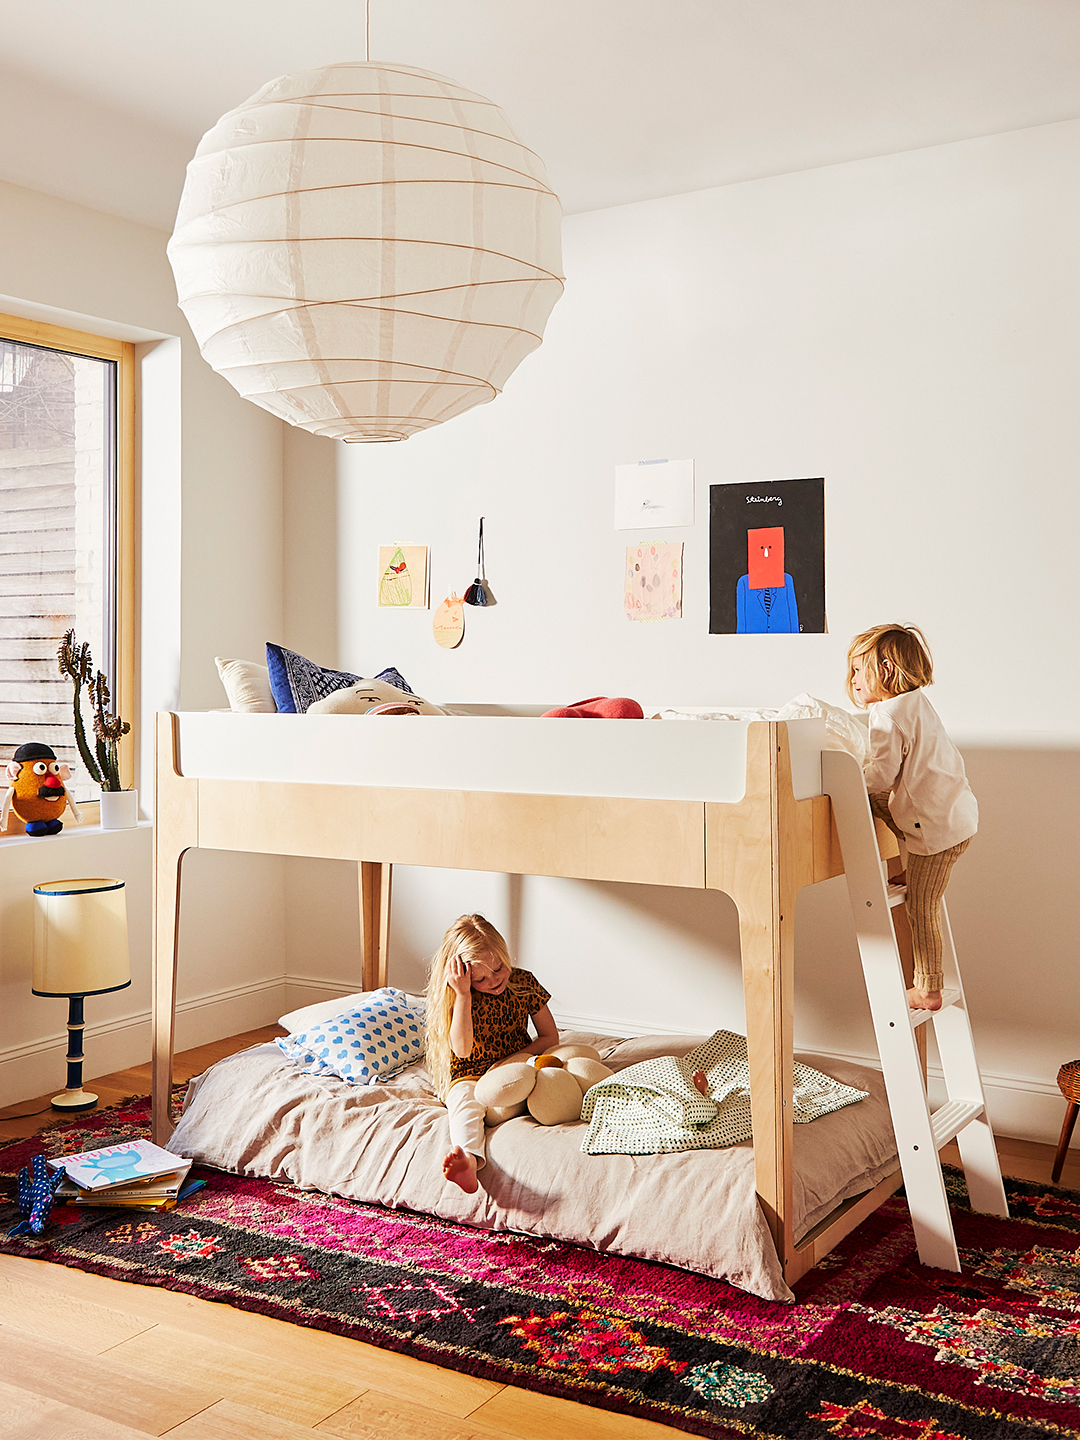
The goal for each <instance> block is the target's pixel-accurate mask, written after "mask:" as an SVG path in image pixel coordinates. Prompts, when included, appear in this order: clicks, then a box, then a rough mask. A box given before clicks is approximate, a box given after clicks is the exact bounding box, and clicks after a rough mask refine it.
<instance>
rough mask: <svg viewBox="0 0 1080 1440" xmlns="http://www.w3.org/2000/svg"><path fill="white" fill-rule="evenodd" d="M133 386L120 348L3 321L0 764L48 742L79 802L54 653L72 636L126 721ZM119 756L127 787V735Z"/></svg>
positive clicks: (77, 770) (90, 789)
mask: <svg viewBox="0 0 1080 1440" xmlns="http://www.w3.org/2000/svg"><path fill="white" fill-rule="evenodd" d="M133 380H134V347H133V346H131V345H129V344H126V343H124V342H123V341H119V340H110V339H107V338H105V337H102V336H94V335H85V334H81V333H79V332H77V331H71V330H62V329H59V328H57V327H56V326H52V325H43V324H38V323H36V322H33V321H27V320H19V319H15V318H14V317H0V763H2V762H6V761H7V760H8V759H10V758H11V756H12V754H13V753H14V752H15V750H16V749H18V747H19V746H20V745H22V744H24V743H25V742H26V741H28V740H40V741H42V742H44V743H45V744H46V745H50V746H52V748H53V749H54V750H55V751H56V754H57V756H58V757H59V758H60V759H62V760H64V761H65V762H66V763H67V764H69V765H70V766H71V769H72V780H71V789H72V792H73V794H74V796H75V798H76V800H77V801H79V802H80V805H81V802H84V801H88V802H93V801H96V800H97V796H98V791H97V786H96V785H95V784H94V783H93V782H92V781H91V779H90V777H89V775H88V774H87V773H86V770H85V768H84V766H83V764H82V761H81V759H80V757H79V754H78V750H77V749H76V746H75V735H74V729H73V725H72V686H71V682H70V681H69V680H67V679H66V678H65V677H64V676H62V675H61V674H60V672H59V670H58V668H57V664H56V651H57V647H58V645H59V644H60V640H61V638H62V636H63V634H64V632H65V631H66V630H68V629H74V630H75V633H76V636H77V638H78V640H79V641H80V642H82V641H87V642H88V643H89V645H90V648H91V651H92V652H93V657H94V664H95V666H96V667H97V668H98V669H100V670H102V671H104V673H105V675H106V677H107V679H108V681H109V687H110V689H111V691H112V697H113V708H114V710H116V711H117V712H118V713H120V714H122V715H123V716H124V718H125V719H126V720H131V719H132V710H133V701H134V683H135V673H134V658H135V657H134V519H133V513H132V511H133V502H134V485H133V466H132V462H133V450H134V443H133V442H134V393H133ZM84 697H85V692H84ZM84 718H85V721H86V726H87V730H88V731H90V726H91V716H90V715H89V713H85V712H84ZM91 740H92V735H91ZM120 748H121V779H122V783H123V784H124V785H130V784H132V779H133V766H134V757H133V754H132V749H133V747H132V742H131V739H130V738H129V739H128V740H126V741H124V742H123V744H122V745H121V747H120ZM95 808H96V807H95ZM86 818H87V819H88V820H94V819H96V818H97V817H96V813H95V810H91V812H90V813H89V814H88V815H87V816H86Z"/></svg>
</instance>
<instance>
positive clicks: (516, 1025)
mask: <svg viewBox="0 0 1080 1440" xmlns="http://www.w3.org/2000/svg"><path fill="white" fill-rule="evenodd" d="M550 999H551V996H550V995H549V994H548V992H547V991H546V990H545V989H544V987H543V986H542V985H541V984H540V982H539V980H537V979H536V977H535V976H534V975H532V974H531V972H530V971H528V970H518V969H515V968H514V963H513V961H512V960H511V959H510V952H509V951H508V950H507V948H506V941H505V940H504V939H503V937H502V936H501V935H500V934H499V932H498V930H496V929H495V926H494V925H492V924H491V923H490V921H488V920H485V919H484V917H483V916H482V915H461V916H459V917H458V919H457V920H455V921H454V923H453V924H452V925H451V926H450V928H449V930H447V932H446V934H445V935H444V936H443V942H442V944H441V945H440V946H439V952H438V954H437V955H436V956H435V959H434V960H433V961H432V962H431V973H430V975H429V977H428V988H427V1066H428V1071H429V1073H430V1075H431V1080H432V1084H433V1085H434V1087H435V1093H436V1094H437V1095H438V1096H439V1099H440V1100H442V1101H443V1103H444V1104H445V1105H446V1108H447V1110H448V1111H449V1113H450V1146H451V1148H450V1152H449V1154H447V1156H446V1158H445V1159H444V1160H443V1163H442V1171H443V1175H444V1176H445V1177H446V1179H447V1180H449V1181H450V1183H451V1184H452V1185H457V1186H460V1188H461V1189H462V1190H464V1191H465V1192H466V1194H468V1195H472V1194H474V1193H475V1192H476V1189H477V1186H478V1182H477V1179H476V1172H477V1170H479V1169H480V1168H481V1167H482V1166H483V1165H485V1164H486V1163H487V1143H486V1139H485V1135H484V1114H485V1109H484V1106H483V1105H481V1104H479V1103H478V1101H477V1099H476V1093H475V1092H476V1082H477V1080H479V1079H480V1077H481V1075H483V1074H484V1073H485V1072H486V1071H488V1070H490V1069H491V1068H492V1066H494V1065H502V1064H505V1063H507V1062H508V1061H511V1060H528V1059H529V1057H530V1056H533V1055H542V1054H543V1053H544V1052H545V1051H546V1050H550V1049H551V1047H552V1046H553V1045H557V1044H558V1043H559V1032H558V1030H557V1029H556V1028H555V1021H554V1020H553V1019H552V1017H551V1011H550V1010H549V1009H548V1004H547V1002H548V1001H549V1000H550ZM530 1019H531V1020H532V1023H533V1027H534V1028H535V1030H536V1038H535V1039H530V1037H529V1030H528V1024H529V1020H530Z"/></svg>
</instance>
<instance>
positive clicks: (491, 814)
mask: <svg viewBox="0 0 1080 1440" xmlns="http://www.w3.org/2000/svg"><path fill="white" fill-rule="evenodd" d="M278 723H280V722H278ZM367 723H368V724H371V722H370V721H368V722H367ZM377 723H381V724H407V725H419V724H421V723H428V722H422V721H418V720H412V721H408V722H403V721H392V720H384V721H380V722H377ZM430 723H432V724H439V725H442V724H446V723H448V722H445V721H441V720H435V721H431V722H430ZM544 723H546V724H551V723H554V722H544ZM559 723H560V724H572V723H574V722H563V721H560V722H559ZM597 723H602V722H597ZM612 723H625V722H612ZM657 723H660V722H657ZM717 723H720V722H717ZM693 728H694V729H695V730H697V729H698V727H697V726H696V725H695V726H694V727H693ZM179 739H180V728H179V716H177V715H175V714H172V713H164V714H160V715H158V717H157V730H156V761H155V769H156V788H155V842H154V843H155V860H154V887H155V896H154V1009H153V1073H154V1090H153V1120H154V1138H155V1139H156V1140H157V1141H158V1142H159V1143H162V1142H164V1140H165V1139H166V1138H167V1137H168V1135H169V1134H170V1133H171V1130H172V1122H171V1119H170V1114H169V1096H170V1085H171V1080H172V1053H173V1032H174V1022H175V1008H176V957H177V948H178V939H179V925H180V895H181V872H182V866H183V859H184V856H185V855H186V853H187V852H188V851H189V850H192V849H195V848H198V847H203V848H208V849H214V850H243V851H253V852H258V853H263V854H272V855H303V856H312V857H317V858H326V859H336V860H351V861H355V862H356V863H357V865H358V870H359V876H358V878H359V893H360V919H361V941H362V985H363V988H365V989H374V988H376V987H377V986H380V985H384V984H385V983H386V980H387V968H386V962H387V945H388V932H389V921H390V882H391V867H392V865H394V864H395V863H396V864H404V865H420V866H437V867H450V868H454V869H475V870H492V871H497V872H503V873H508V874H520V875H554V876H565V877H569V878H573V879H581V880H615V881H624V882H632V883H638V884H651V885H673V886H682V887H689V888H692V889H706V890H722V891H724V892H725V893H726V894H727V895H729V896H730V897H731V898H732V900H733V901H734V902H735V905H736V907H737V909H738V914H739V933H740V941H741V948H742V970H743V988H744V992H745V999H746V1024H747V1045H748V1051H749V1061H750V1082H751V1104H752V1110H753V1125H754V1157H755V1169H756V1180H757V1193H758V1199H759V1201H760V1204H761V1207H762V1210H763V1211H764V1214H765V1216H766V1219H767V1221H768V1224H769V1228H770V1230H771V1232H772V1235H773V1238H774V1240H775V1243H776V1250H777V1254H778V1256H779V1258H780V1262H781V1264H782V1266H783V1271H784V1278H785V1279H786V1280H787V1282H788V1284H789V1285H790V1284H792V1283H793V1282H794V1281H795V1280H797V1279H798V1278H799V1276H800V1275H802V1274H804V1273H805V1272H806V1271H807V1270H809V1269H810V1268H811V1267H812V1266H813V1265H815V1264H816V1263H817V1262H818V1261H819V1260H820V1259H821V1258H822V1257H823V1256H824V1255H825V1254H827V1253H828V1251H829V1250H831V1249H832V1247H833V1246H834V1245H836V1244H837V1243H838V1242H839V1241H840V1240H841V1239H842V1238H843V1237H844V1236H845V1235H846V1234H847V1233H848V1232H849V1231H850V1230H852V1229H853V1228H854V1227H855V1226H856V1225H857V1224H859V1222H860V1221H861V1220H863V1219H864V1218H865V1217H866V1216H867V1215H869V1214H870V1213H871V1212H872V1211H873V1210H875V1209H876V1208H877V1207H878V1206H879V1205H880V1204H881V1203H882V1202H883V1201H884V1200H885V1199H886V1198H887V1197H888V1196H889V1195H891V1194H892V1193H893V1192H894V1191H895V1190H896V1189H897V1188H898V1187H899V1185H900V1183H901V1177H900V1171H899V1168H898V1169H897V1170H896V1172H895V1173H893V1174H891V1175H889V1176H887V1177H886V1178H885V1179H884V1180H882V1181H881V1182H880V1183H879V1184H878V1185H877V1186H876V1187H875V1188H874V1189H872V1190H870V1191H868V1192H867V1193H866V1194H864V1195H862V1196H859V1197H857V1198H855V1199H853V1200H848V1201H845V1202H844V1203H843V1204H842V1205H841V1206H839V1207H838V1208H837V1210H835V1211H834V1212H833V1214H832V1215H830V1216H829V1217H827V1218H826V1219H825V1220H824V1221H822V1222H821V1224H819V1225H818V1226H817V1227H816V1228H815V1229H814V1230H813V1231H811V1233H810V1234H809V1235H808V1236H806V1237H804V1238H803V1239H802V1241H801V1243H800V1244H798V1245H796V1243H795V1237H794V1234H793V1233H792V1216H793V1213H794V1212H793V1206H792V1148H793V1147H792V1141H793V1136H792V1128H793V1110H792V1064H793V1019H794V958H795V954H794V950H795V946H794V939H795V936H794V930H795V900H796V896H797V895H798V892H799V891H800V890H801V889H802V887H803V886H805V885H814V884H817V883H818V882H819V881H822V880H828V879H830V878H832V877H833V876H836V875H840V874H842V873H843V862H842V859H841V853H840V846H839V843H838V841H837V836H836V829H835V826H834V823H833V817H832V806H831V801H830V800H829V797H828V796H827V795H813V796H811V797H809V798H807V799H796V797H795V792H794V789H793V786H792V763H791V751H790V747H789V740H788V727H787V725H786V724H784V723H783V722H774V721H761V722H757V723H754V724H751V725H749V727H748V728H747V732H746V745H747V749H746V785H745V793H744V794H743V796H742V798H741V799H740V800H738V801H735V802H732V803H721V802H716V801H708V800H664V799H617V798H610V797H601V796H589V795H551V794H511V793H505V792H500V791H486V790H433V789H430V788H428V789H412V788H400V787H382V786H376V785H371V784H359V785H357V784H346V785H340V786H338V785H332V786H326V787H324V793H323V794H321V795H320V797H319V803H318V804H313V803H312V795H311V788H310V786H305V785H302V784H298V783H296V782H295V781H281V780H265V781H252V780H250V779H243V780H241V779H220V778H212V779H207V778H198V777H190V776H185V775H184V774H183V773H182V770H181V764H180V759H181V757H180V746H179ZM878 839H879V848H880V850H881V854H882V856H883V857H884V856H888V855H890V854H895V853H896V843H895V841H894V840H893V838H892V836H891V834H890V833H889V831H888V830H887V829H886V828H885V827H884V826H883V825H880V824H879V826H878Z"/></svg>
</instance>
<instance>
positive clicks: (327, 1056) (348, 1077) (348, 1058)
mask: <svg viewBox="0 0 1080 1440" xmlns="http://www.w3.org/2000/svg"><path fill="white" fill-rule="evenodd" d="M274 1043H275V1044H276V1045H277V1047H278V1049H279V1050H280V1051H281V1052H282V1054H284V1055H287V1056H288V1058H289V1059H290V1060H292V1061H293V1063H294V1064H296V1065H299V1067H300V1068H301V1070H303V1071H304V1072H305V1073H306V1074H308V1075H334V1076H337V1077H338V1078H339V1079H341V1080H345V1081H346V1082H347V1083H348V1084H350V1085H373V1084H374V1083H375V1082H376V1081H377V1080H388V1079H389V1078H390V1077H391V1076H392V1075H396V1074H397V1073H398V1071H400V1070H404V1069H405V1067H406V1066H407V1065H414V1064H415V1063H416V1061H417V1060H419V1059H421V1058H422V1056H423V1054H424V1013H423V1011H422V1010H418V1009H416V1008H415V1007H414V1006H412V1005H410V1004H409V1003H408V999H407V997H406V995H405V992H404V991H403V990H392V989H390V988H389V987H388V988H386V989H383V990H374V991H372V993H371V994H370V995H368V996H367V998H366V999H365V1000H364V1001H363V1002H362V1003H361V1004H360V1005H357V1006H355V1007H354V1008H353V1009H351V1010H348V1011H346V1012H345V1013H344V1014H343V1015H336V1016H334V1017H333V1018H332V1019H329V1020H323V1021H317V1022H316V1023H315V1024H313V1025H309V1026H308V1028H307V1029H306V1030H302V1031H301V1032H300V1033H299V1034H298V1035H287V1036H285V1038H284V1039H283V1040H277V1041H275V1042H274Z"/></svg>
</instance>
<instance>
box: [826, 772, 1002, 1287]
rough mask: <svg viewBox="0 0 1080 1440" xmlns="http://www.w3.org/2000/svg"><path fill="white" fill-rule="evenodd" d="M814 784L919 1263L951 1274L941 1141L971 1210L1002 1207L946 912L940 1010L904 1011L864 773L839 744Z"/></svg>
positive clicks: (955, 1266)
mask: <svg viewBox="0 0 1080 1440" xmlns="http://www.w3.org/2000/svg"><path fill="white" fill-rule="evenodd" d="M821 783H822V789H823V790H824V791H825V793H826V794H827V795H829V796H830V797H831V799H832V807H833V816H834V818H835V820H836V831H837V834H838V835H839V837H840V849H841V852H842V854H843V857H844V872H845V875H846V878H847V888H848V898H849V900H850V901H851V913H852V916H853V918H854V921H855V933H856V936H857V938H858V942H859V953H860V955H861V957H862V967H863V974H864V975H865V977H866V993H867V995H868V996H869V999H870V1012H871V1014H872V1016H873V1020H874V1030H875V1032H876V1034H877V1043H878V1054H879V1055H880V1057H881V1068H882V1071H883V1073H884V1077H885V1089H886V1093H887V1094H888V1097H889V1109H890V1110H891V1112H892V1122H893V1133H894V1134H895V1136H896V1147H897V1150H898V1152H899V1155H900V1168H901V1170H902V1172H903V1176H904V1189H905V1191H906V1193H907V1203H908V1209H909V1211H910V1212H911V1222H912V1225H913V1226H914V1228H915V1240H916V1243H917V1245H918V1249H919V1259H920V1260H921V1261H922V1263H923V1264H924V1265H936V1266H937V1267H938V1268H939V1269H942V1270H959V1269H960V1256H959V1254H958V1253H957V1249H956V1237H955V1235H954V1234H953V1227H952V1217H951V1216H950V1214H949V1203H948V1199H947V1197H946V1194H945V1181H944V1178H943V1176H942V1173H941V1161H940V1159H939V1156H938V1151H939V1150H940V1149H941V1148H942V1146H943V1145H947V1144H948V1143H949V1141H950V1140H952V1139H954V1138H955V1140H956V1142H957V1144H958V1145H959V1147H960V1158H961V1161H962V1163H963V1166H964V1175H965V1177H966V1179H967V1188H968V1197H969V1199H970V1201H971V1208H972V1209H973V1210H979V1211H984V1212H986V1213H987V1214H990V1215H1000V1216H1002V1217H1005V1218H1007V1217H1008V1214H1009V1207H1008V1202H1007V1201H1006V1199H1005V1187H1004V1186H1003V1185H1002V1183H1001V1168H1000V1166H999V1164H998V1157H997V1150H996V1148H995V1146H994V1133H993V1131H992V1130H991V1128H990V1121H989V1119H988V1118H987V1114H986V1099H985V1096H984V1095H983V1088H982V1080H981V1078H980V1076H979V1066H978V1063H977V1061H976V1059H975V1047H974V1045H973V1044H972V1039H971V1024H970V1022H969V1020H968V1013H967V1007H966V1005H965V1003H964V988H963V985H962V983H961V980H960V970H959V967H958V965H957V962H956V950H955V948H954V946H953V939H952V930H951V928H950V926H949V917H948V912H947V910H946V908H945V902H944V900H942V902H941V928H942V940H943V952H944V953H943V961H944V971H945V987H944V989H943V991H942V1005H941V1009H940V1010H934V1011H930V1010H910V1009H909V1008H908V1001H907V990H906V987H905V984H904V973H903V968H902V966H901V963H900V951H899V948H898V946H897V943H896V934H895V932H894V930H893V926H892V916H891V913H890V912H891V907H892V906H893V905H897V904H900V903H901V901H902V900H903V899H904V892H903V891H902V890H899V889H894V890H893V892H892V893H890V891H889V887H888V885H887V881H886V876H885V869H884V866H883V864H882V862H881V859H880V855H879V852H878V843H877V834H876V831H875V828H874V817H873V815H872V814H871V812H870V801H869V797H868V796H867V793H866V786H865V784H864V782H863V776H862V769H861V767H860V766H859V763H858V761H857V760H856V759H855V757H854V756H853V755H849V754H847V753H846V752H844V751H840V750H826V751H823V752H822V755H821ZM927 1020H930V1021H931V1022H932V1023H933V1026H934V1034H935V1037H936V1039H937V1046H938V1052H939V1054H940V1056H941V1065H942V1069H943V1070H944V1072H945V1089H946V1094H947V1097H948V1098H947V1100H946V1103H945V1104H944V1105H942V1107H941V1108H940V1109H939V1110H936V1111H935V1112H934V1113H933V1114H931V1112H930V1105H929V1102H928V1100H927V1097H926V1084H925V1080H924V1078H923V1071H922V1064H921V1062H920V1058H919V1050H918V1045H917V1043H916V1034H915V1032H916V1029H917V1028H918V1026H919V1025H922V1024H923V1023H924V1022H925V1021H927Z"/></svg>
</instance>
